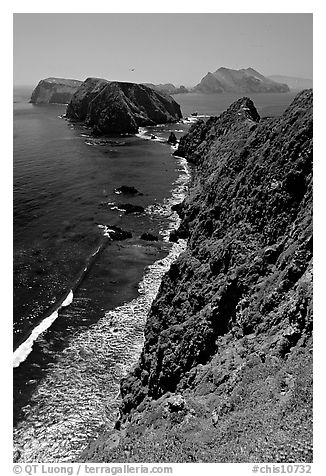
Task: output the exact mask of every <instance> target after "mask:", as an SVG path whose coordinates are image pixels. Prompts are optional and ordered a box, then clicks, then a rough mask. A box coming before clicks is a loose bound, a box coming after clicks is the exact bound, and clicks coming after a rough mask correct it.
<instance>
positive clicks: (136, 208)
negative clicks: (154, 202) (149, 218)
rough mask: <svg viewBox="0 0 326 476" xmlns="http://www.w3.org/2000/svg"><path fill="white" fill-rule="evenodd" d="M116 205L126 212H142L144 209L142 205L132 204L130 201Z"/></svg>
mask: <svg viewBox="0 0 326 476" xmlns="http://www.w3.org/2000/svg"><path fill="white" fill-rule="evenodd" d="M117 207H118V208H119V209H120V210H124V211H125V212H126V214H129V213H143V212H144V211H145V209H144V207H142V206H140V205H132V204H131V203H119V204H118V205H117Z"/></svg>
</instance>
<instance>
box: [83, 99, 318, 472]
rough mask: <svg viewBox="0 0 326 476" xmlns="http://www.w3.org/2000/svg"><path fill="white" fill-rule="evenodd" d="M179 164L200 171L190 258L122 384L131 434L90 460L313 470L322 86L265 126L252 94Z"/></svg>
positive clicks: (163, 289) (166, 289) (191, 139)
mask: <svg viewBox="0 0 326 476" xmlns="http://www.w3.org/2000/svg"><path fill="white" fill-rule="evenodd" d="M177 155H183V156H184V157H186V158H187V160H189V161H190V162H191V163H193V164H194V166H193V178H192V184H191V188H190V190H189V193H188V196H187V197H186V199H185V200H184V202H183V203H182V205H180V206H179V207H177V210H176V211H178V213H179V216H180V217H181V224H180V230H182V233H188V245H187V250H186V251H185V252H184V253H183V254H182V255H180V256H179V258H178V259H177V260H176V261H175V262H174V264H172V265H171V267H170V269H169V271H168V272H167V273H166V275H165V276H164V278H163V280H162V283H161V286H160V289H159V293H158V295H157V297H156V299H155V301H154V302H153V304H152V307H151V311H150V313H149V316H148V318H147V322H146V327H145V342H144V347H143V351H142V353H141V356H140V359H139V363H138V365H137V366H136V367H135V368H134V369H133V370H132V371H131V372H130V373H129V375H128V376H127V377H126V378H124V379H123V380H122V382H121V394H122V398H123V401H122V406H121V419H120V426H121V428H123V429H124V431H125V432H126V433H125V436H124V437H123V438H122V439H121V441H120V443H119V445H118V446H116V447H115V448H114V449H113V450H109V451H107V449H106V436H105V435H104V436H102V437H100V438H99V439H98V441H97V442H95V443H94V445H93V446H92V448H88V449H86V450H85V451H84V453H83V454H82V455H81V458H80V459H81V461H96V462H111V463H112V462H113V461H116V462H121V461H124V462H142V461H147V462H156V463H157V462H175V463H176V462H195V461H197V462H233V463H235V462H259V461H267V462H277V463H282V462H288V463H291V462H296V461H302V462H311V461H312V91H309V90H308V91H303V92H302V93H300V94H299V95H298V96H297V97H296V98H295V99H294V101H293V102H292V104H291V105H290V106H289V107H288V108H287V109H286V111H285V112H284V113H283V115H282V116H280V117H275V118H269V119H264V120H260V118H259V115H258V113H257V111H256V109H255V106H254V104H253V103H252V101H250V99H248V98H242V99H240V100H238V101H236V102H235V103H234V104H232V105H231V106H230V107H229V109H228V110H227V111H225V112H224V113H223V114H221V115H220V116H219V117H212V118H210V119H209V120H208V121H207V122H206V123H203V122H202V121H198V123H197V124H196V125H194V126H193V128H192V129H191V130H190V132H189V133H188V134H187V135H186V136H184V137H183V138H182V139H181V141H180V146H179V150H178V152H177ZM177 234H178V231H177ZM176 395H178V397H177V400H176V399H175V396H176ZM171 397H172V400H171ZM171 401H172V402H176V403H177V406H176V405H175V403H173V405H174V407H175V409H176V410H177V411H169V412H167V411H166V408H167V406H168V407H169V408H170V407H171V404H169V402H171ZM183 402H186V404H184V403H183ZM126 446H128V447H132V453H130V454H129V455H128V456H126V455H125V454H124V448H125V447H126Z"/></svg>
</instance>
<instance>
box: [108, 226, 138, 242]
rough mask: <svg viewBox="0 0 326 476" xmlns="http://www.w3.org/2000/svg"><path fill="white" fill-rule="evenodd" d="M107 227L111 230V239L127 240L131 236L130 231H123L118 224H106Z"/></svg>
mask: <svg viewBox="0 0 326 476" xmlns="http://www.w3.org/2000/svg"><path fill="white" fill-rule="evenodd" d="M107 227H108V228H109V229H110V230H111V231H110V232H109V233H110V238H111V240H113V241H121V240H127V239H128V238H132V233H130V231H125V230H122V229H121V228H119V227H118V226H114V225H113V226H111V225H107Z"/></svg>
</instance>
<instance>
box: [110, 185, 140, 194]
mask: <svg viewBox="0 0 326 476" xmlns="http://www.w3.org/2000/svg"><path fill="white" fill-rule="evenodd" d="M115 192H116V193H122V194H124V195H142V194H141V193H140V192H139V191H138V190H137V189H136V188H135V187H132V186H131V187H130V186H128V185H121V187H118V188H116V189H115Z"/></svg>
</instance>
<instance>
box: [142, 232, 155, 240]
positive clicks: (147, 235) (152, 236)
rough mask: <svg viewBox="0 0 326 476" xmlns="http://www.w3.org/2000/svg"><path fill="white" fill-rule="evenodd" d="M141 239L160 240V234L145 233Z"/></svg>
mask: <svg viewBox="0 0 326 476" xmlns="http://www.w3.org/2000/svg"><path fill="white" fill-rule="evenodd" d="M140 239H141V240H145V241H158V236H157V235H153V234H152V233H143V234H142V235H141V237H140Z"/></svg>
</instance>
